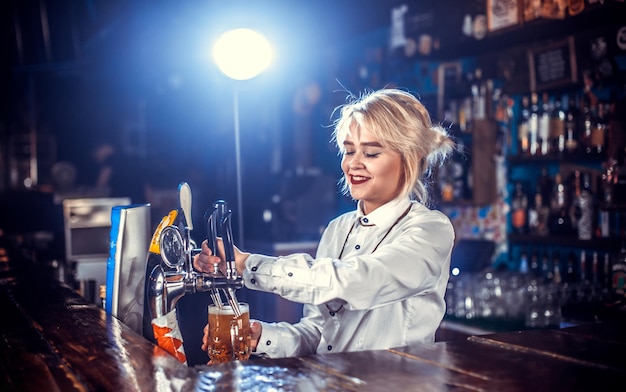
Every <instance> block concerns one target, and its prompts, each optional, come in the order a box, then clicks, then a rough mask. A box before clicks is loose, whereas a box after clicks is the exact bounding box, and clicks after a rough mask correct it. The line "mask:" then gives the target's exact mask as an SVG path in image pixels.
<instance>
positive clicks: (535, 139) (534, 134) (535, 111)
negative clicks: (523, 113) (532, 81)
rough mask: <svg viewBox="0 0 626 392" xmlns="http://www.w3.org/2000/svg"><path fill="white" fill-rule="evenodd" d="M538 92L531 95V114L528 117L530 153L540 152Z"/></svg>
mask: <svg viewBox="0 0 626 392" xmlns="http://www.w3.org/2000/svg"><path fill="white" fill-rule="evenodd" d="M538 99H539V98H538V97H537V93H532V94H531V95H530V116H529V117H528V151H529V153H530V155H537V153H539V117H540V116H541V113H540V109H539V102H538Z"/></svg>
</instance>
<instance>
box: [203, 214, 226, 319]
mask: <svg viewBox="0 0 626 392" xmlns="http://www.w3.org/2000/svg"><path fill="white" fill-rule="evenodd" d="M215 219H216V217H215V214H214V213H213V211H212V210H207V211H206V212H205V213H204V220H205V221H206V233H207V235H206V240H207V245H208V246H209V248H210V249H211V251H212V252H213V253H214V254H217V225H216V222H215ZM218 273H219V269H218V267H217V264H214V265H213V274H212V275H213V276H215V275H217V274H218ZM209 292H210V295H211V300H213V303H214V304H215V306H217V307H218V308H219V309H223V308H224V305H223V304H222V297H221V296H220V293H219V291H218V290H217V289H216V288H214V287H211V289H210V290H209Z"/></svg>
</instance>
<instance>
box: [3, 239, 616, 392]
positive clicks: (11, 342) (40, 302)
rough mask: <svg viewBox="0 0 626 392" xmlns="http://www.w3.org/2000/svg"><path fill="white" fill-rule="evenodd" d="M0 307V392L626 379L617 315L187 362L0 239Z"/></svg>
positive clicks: (513, 384)
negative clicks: (373, 347) (442, 338)
mask: <svg viewBox="0 0 626 392" xmlns="http://www.w3.org/2000/svg"><path fill="white" fill-rule="evenodd" d="M0 311H1V312H2V317H1V318H0V337H1V340H2V343H1V344H2V346H1V349H0V350H1V356H0V391H192V390H193V391H231V390H232V391H247V390H254V391H386V392H391V391H442V390H445V391H447V390H468V391H482V390H485V391H529V390H535V391H589V390H598V391H609V390H616V391H622V390H624V385H625V384H626V356H625V355H624V352H626V323H624V322H623V320H620V319H619V318H615V319H613V320H610V321H606V322H599V323H593V324H586V325H580V326H575V327H570V328H563V329H554V330H541V331H539V330H534V331H520V332H510V333H496V334H488V335H479V336H470V337H469V338H468V339H464V340H455V341H447V342H437V343H433V344H422V345H416V346H412V347H401V348H395V349H390V350H379V351H364V352H355V353H340V354H325V355H312V356H308V357H302V358H283V359H263V358H252V359H251V360H249V361H247V362H234V363H229V364H224V365H217V366H210V367H209V366H194V367H188V366H185V365H183V364H181V363H179V362H178V361H176V359H174V358H173V357H172V356H170V355H169V354H167V353H166V352H164V351H163V350H161V349H160V348H159V347H157V346H155V345H153V344H152V343H151V342H149V341H147V340H146V339H144V338H143V337H142V336H140V335H138V334H137V333H135V332H134V331H133V330H131V329H130V328H128V327H126V326H125V325H124V324H122V323H121V322H119V321H118V320H117V319H116V318H114V317H112V316H110V315H107V314H106V313H105V312H104V311H103V310H102V309H100V308H99V307H98V306H96V305H94V304H90V303H88V302H87V301H86V300H85V299H84V298H82V297H81V296H79V295H78V294H76V293H75V292H74V291H73V290H72V289H71V288H69V287H67V286H65V285H62V284H60V283H58V282H57V281H55V280H54V279H52V277H51V274H49V273H47V271H46V269H45V268H44V267H39V266H37V265H36V263H34V262H32V261H29V258H28V257H27V256H26V255H25V254H22V252H21V251H17V252H15V251H10V250H7V248H6V246H5V247H0Z"/></svg>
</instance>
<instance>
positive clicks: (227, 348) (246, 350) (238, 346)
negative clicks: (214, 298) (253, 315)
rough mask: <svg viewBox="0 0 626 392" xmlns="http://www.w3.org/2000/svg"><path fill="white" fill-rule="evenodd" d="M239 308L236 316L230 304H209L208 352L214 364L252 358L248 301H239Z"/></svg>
mask: <svg viewBox="0 0 626 392" xmlns="http://www.w3.org/2000/svg"><path fill="white" fill-rule="evenodd" d="M239 309H240V310H241V316H240V317H236V316H235V312H233V309H232V308H231V307H230V306H227V305H223V306H222V307H221V309H220V308H219V307H217V306H215V304H211V305H209V348H208V350H207V353H208V354H209V358H211V361H212V363H213V364H216V363H224V362H229V361H233V360H239V361H245V360H247V359H248V358H250V309H249V307H248V304H246V303H239Z"/></svg>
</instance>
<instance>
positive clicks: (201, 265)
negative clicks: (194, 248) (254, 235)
mask: <svg viewBox="0 0 626 392" xmlns="http://www.w3.org/2000/svg"><path fill="white" fill-rule="evenodd" d="M200 248H201V250H200V253H198V254H197V255H195V256H194V258H193V267H194V268H195V269H196V270H197V271H199V272H204V273H208V274H213V273H215V271H214V268H213V266H214V265H215V264H217V265H218V266H219V269H220V272H222V274H224V275H226V261H224V260H222V257H220V256H219V255H223V254H224V241H222V239H221V238H217V248H218V249H217V254H216V253H215V252H214V250H213V249H211V248H209V244H208V242H207V241H206V240H204V241H202V245H201V246H200ZM233 249H234V251H235V268H236V269H237V274H239V275H242V274H243V270H244V269H245V268H246V259H247V258H248V256H250V253H247V252H242V251H240V250H239V249H238V248H237V247H236V246H233Z"/></svg>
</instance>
